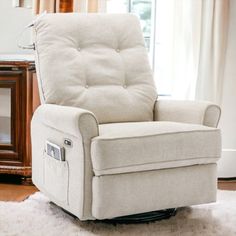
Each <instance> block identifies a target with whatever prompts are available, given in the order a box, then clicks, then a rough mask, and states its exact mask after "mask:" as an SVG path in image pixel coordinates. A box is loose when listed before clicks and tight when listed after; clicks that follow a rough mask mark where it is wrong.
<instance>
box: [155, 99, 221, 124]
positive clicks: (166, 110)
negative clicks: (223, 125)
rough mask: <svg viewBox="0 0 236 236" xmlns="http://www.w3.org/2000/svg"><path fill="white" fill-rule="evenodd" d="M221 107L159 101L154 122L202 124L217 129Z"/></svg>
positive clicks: (190, 102) (187, 102)
mask: <svg viewBox="0 0 236 236" xmlns="http://www.w3.org/2000/svg"><path fill="white" fill-rule="evenodd" d="M220 114H221V110H220V107H219V106H217V105H215V104H213V103H210V102H203V101H181V100H180V101H175V100H158V101H156V103H155V107H154V120H156V121H174V122H183V123H193V124H201V125H206V126H210V127H217V125H218V122H219V119H220Z"/></svg>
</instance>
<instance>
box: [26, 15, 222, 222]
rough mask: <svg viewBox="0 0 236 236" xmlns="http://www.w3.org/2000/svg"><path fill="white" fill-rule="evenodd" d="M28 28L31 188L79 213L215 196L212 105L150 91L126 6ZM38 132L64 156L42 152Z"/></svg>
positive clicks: (87, 215)
mask: <svg viewBox="0 0 236 236" xmlns="http://www.w3.org/2000/svg"><path fill="white" fill-rule="evenodd" d="M34 29H35V35H36V36H35V37H36V39H35V47H36V66H37V77H38V80H39V87H40V94H41V101H42V105H41V106H40V107H39V108H38V109H37V110H36V112H35V113H34V116H33V120H32V130H31V132H32V155H33V160H32V171H33V182H34V184H35V185H36V186H37V187H38V188H39V189H40V191H42V192H43V193H44V194H45V195H46V196H48V197H49V198H50V200H51V201H53V202H54V203H56V204H57V205H59V206H61V207H62V208H64V209H65V210H67V211H69V212H70V213H72V214H73V215H75V216H77V217H78V218H79V219H81V220H93V219H112V218H115V217H121V216H127V215H133V214H138V213H144V212H151V211H156V210H162V209H168V208H177V207H182V206H189V205H193V204H201V203H209V202H214V201H215V200H216V183H217V182H216V179H217V177H216V167H217V165H216V162H217V160H218V159H219V157H220V155H221V134H220V130H219V129H217V128H216V126H217V124H218V120H219V117H220V108H219V107H218V106H216V105H214V104H211V103H207V102H194V101H167V100H157V93H156V88H155V86H154V82H153V75H152V72H151V69H150V66H149V62H148V57H147V51H146V48H145V45H144V40H143V36H142V32H141V29H140V24H139V20H138V19H137V18H136V17H135V16H134V15H131V14H75V13H72V14H46V15H45V16H43V17H41V18H39V19H38V20H36V22H35V25H34ZM48 141H49V142H51V143H53V144H56V145H58V146H60V147H61V148H64V150H65V160H64V161H60V160H57V159H55V158H53V157H52V156H50V155H48V153H47V152H46V151H45V145H46V142H48Z"/></svg>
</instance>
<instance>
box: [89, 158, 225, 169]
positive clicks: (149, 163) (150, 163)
mask: <svg viewBox="0 0 236 236" xmlns="http://www.w3.org/2000/svg"><path fill="white" fill-rule="evenodd" d="M206 158H214V159H219V158H220V157H219V156H215V157H195V158H191V159H181V160H170V161H160V162H148V163H145V164H135V165H126V166H118V167H113V168H105V169H100V170H99V169H95V168H93V169H94V170H95V171H106V170H116V169H118V168H126V167H136V166H145V165H152V164H157V163H165V162H167V163H168V162H179V161H188V160H196V159H206ZM209 163H211V162H209ZM192 165H204V164H192ZM167 168H173V167H167ZM135 172H136V171H135Z"/></svg>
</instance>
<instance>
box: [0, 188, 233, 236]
mask: <svg viewBox="0 0 236 236" xmlns="http://www.w3.org/2000/svg"><path fill="white" fill-rule="evenodd" d="M0 235H1V236H13V235H14V236H18V235H19V236H28V235H29V236H40V235H43V236H79V235H85V236H87V235H102V236H103V235H104V236H105V235H112V236H113V235H114V236H115V235H129V236H131V235H135V236H139V235H145V236H149V235H158V236H159V235H176V236H177V235H178V236H185V235H187V236H191V235H201V236H202V235H203V236H204V235H214V236H216V235H220V236H222V235H225V236H231V235H236V191H218V202H217V203H212V204H206V205H201V206H194V207H187V208H181V209H179V210H178V212H177V214H176V216H174V217H172V218H170V219H169V220H163V221H159V222H154V223H149V224H135V225H116V226H115V225H112V224H104V223H94V222H80V221H79V220H76V219H74V218H73V217H71V216H69V215H68V214H66V213H64V212H63V211H62V210H61V209H60V208H58V207H57V206H55V205H53V204H51V203H49V201H48V199H47V198H46V197H45V196H44V195H43V194H41V193H39V192H38V193H35V194H34V195H32V196H30V198H28V199H27V200H25V201H24V202H20V203H17V202H0Z"/></svg>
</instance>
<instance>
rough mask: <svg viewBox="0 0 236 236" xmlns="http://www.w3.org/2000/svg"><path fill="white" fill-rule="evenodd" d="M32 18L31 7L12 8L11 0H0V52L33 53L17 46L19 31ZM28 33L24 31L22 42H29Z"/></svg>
mask: <svg viewBox="0 0 236 236" xmlns="http://www.w3.org/2000/svg"><path fill="white" fill-rule="evenodd" d="M32 19H33V14H32V9H25V8H13V7H12V0H0V54H8V53H10V54H15V53H20V54H26V53H33V52H32V51H25V50H21V49H19V48H18V47H17V39H18V36H19V34H20V32H21V31H22V29H23V28H24V26H26V25H27V24H29V23H30V22H31V21H32ZM30 35H31V33H30V31H28V32H26V34H25V35H24V36H25V37H24V38H23V40H22V43H23V44H29V43H30V38H31V37H30Z"/></svg>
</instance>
